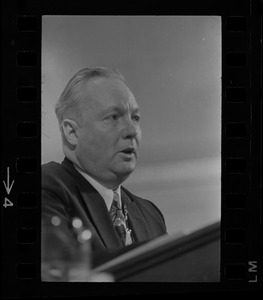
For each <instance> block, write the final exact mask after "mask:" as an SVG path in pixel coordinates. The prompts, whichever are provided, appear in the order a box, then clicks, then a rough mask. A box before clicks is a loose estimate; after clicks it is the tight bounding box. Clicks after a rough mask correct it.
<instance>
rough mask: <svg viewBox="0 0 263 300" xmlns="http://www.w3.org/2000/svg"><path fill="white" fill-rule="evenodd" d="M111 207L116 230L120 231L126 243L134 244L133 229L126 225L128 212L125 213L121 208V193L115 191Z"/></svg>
mask: <svg viewBox="0 0 263 300" xmlns="http://www.w3.org/2000/svg"><path fill="white" fill-rule="evenodd" d="M113 192H114V196H113V201H112V205H111V209H110V216H111V219H112V223H113V226H114V228H115V229H116V231H117V232H118V234H119V236H120V238H121V240H122V242H123V244H124V245H130V244H132V239H131V230H130V229H129V228H128V227H127V225H126V220H127V213H125V215H124V214H123V212H122V209H121V203H120V198H119V194H118V193H117V192H115V191H113Z"/></svg>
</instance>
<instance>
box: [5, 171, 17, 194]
mask: <svg viewBox="0 0 263 300" xmlns="http://www.w3.org/2000/svg"><path fill="white" fill-rule="evenodd" d="M14 182H15V181H14V180H13V181H12V183H11V185H9V167H7V183H5V181H4V180H3V183H4V186H5V189H6V192H7V194H8V195H9V194H10V192H11V189H12V187H13V184H14Z"/></svg>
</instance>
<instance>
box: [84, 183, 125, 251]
mask: <svg viewBox="0 0 263 300" xmlns="http://www.w3.org/2000/svg"><path fill="white" fill-rule="evenodd" d="M86 184H89V183H88V182H87V183H86ZM89 185H90V184H89ZM90 190H93V191H90ZM81 194H82V197H83V199H84V201H85V204H86V206H87V209H88V211H89V213H90V219H91V220H92V223H93V226H94V227H95V228H96V229H97V232H98V234H99V236H100V237H101V239H102V241H103V242H104V244H105V246H106V247H107V248H114V247H116V246H122V243H121V241H120V239H119V237H118V235H117V233H116V231H115V229H114V227H113V225H112V221H111V219H110V216H109V212H108V210H107V207H106V205H105V202H104V200H103V198H102V197H101V196H100V194H99V193H98V192H97V191H96V190H95V189H94V188H93V187H92V186H91V188H90V189H89V191H81Z"/></svg>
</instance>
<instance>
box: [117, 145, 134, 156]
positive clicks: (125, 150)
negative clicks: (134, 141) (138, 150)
mask: <svg viewBox="0 0 263 300" xmlns="http://www.w3.org/2000/svg"><path fill="white" fill-rule="evenodd" d="M120 152H121V153H124V154H126V155H132V154H135V149H134V148H132V147H128V148H125V149H123V150H121V151H120Z"/></svg>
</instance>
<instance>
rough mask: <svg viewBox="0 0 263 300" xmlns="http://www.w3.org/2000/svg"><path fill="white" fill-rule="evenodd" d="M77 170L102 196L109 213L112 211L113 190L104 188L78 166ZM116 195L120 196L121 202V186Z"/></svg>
mask: <svg viewBox="0 0 263 300" xmlns="http://www.w3.org/2000/svg"><path fill="white" fill-rule="evenodd" d="M74 167H75V169H76V170H77V171H78V172H79V173H80V174H81V175H82V176H83V177H84V178H85V179H86V180H87V181H88V182H89V183H90V184H91V185H92V186H93V187H94V188H95V189H96V190H97V191H98V193H99V194H100V195H101V197H102V198H103V199H104V201H105V204H106V206H107V209H108V211H110V208H111V204H112V201H113V196H114V193H113V190H111V189H109V188H107V187H105V186H103V185H102V184H100V183H99V182H98V181H96V180H95V179H94V178H92V177H91V176H90V175H88V174H87V173H85V172H84V171H82V170H81V169H80V168H79V167H78V166H76V165H75V164H74ZM115 191H116V193H117V194H118V195H119V198H120V201H121V186H120V185H119V186H118V187H117V189H115Z"/></svg>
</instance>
